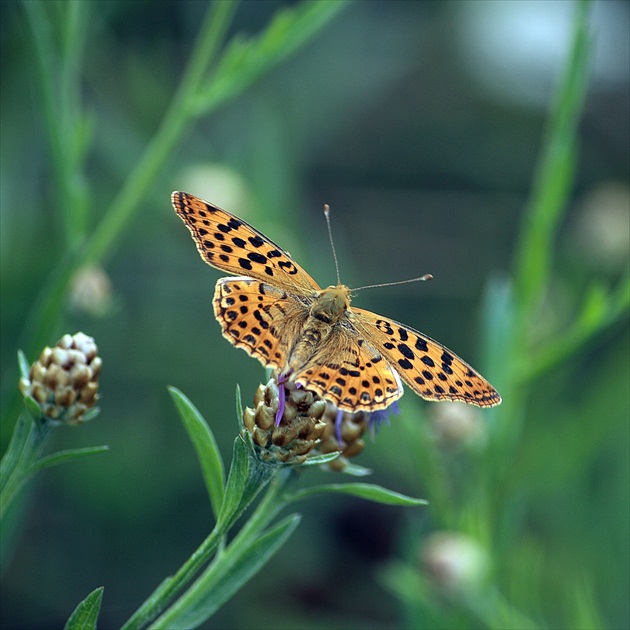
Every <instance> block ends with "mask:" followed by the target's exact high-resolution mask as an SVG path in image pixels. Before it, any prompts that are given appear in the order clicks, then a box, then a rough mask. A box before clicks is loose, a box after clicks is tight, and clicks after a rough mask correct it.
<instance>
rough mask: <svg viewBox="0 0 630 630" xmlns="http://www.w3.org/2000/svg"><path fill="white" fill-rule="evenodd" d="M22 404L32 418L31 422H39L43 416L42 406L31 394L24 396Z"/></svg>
mask: <svg viewBox="0 0 630 630" xmlns="http://www.w3.org/2000/svg"><path fill="white" fill-rule="evenodd" d="M24 406H25V407H26V410H27V411H28V413H29V415H30V416H31V418H32V419H33V422H36V423H37V422H41V420H42V417H43V414H42V408H41V407H40V406H39V403H38V402H37V401H36V400H35V399H34V398H33V397H32V396H24Z"/></svg>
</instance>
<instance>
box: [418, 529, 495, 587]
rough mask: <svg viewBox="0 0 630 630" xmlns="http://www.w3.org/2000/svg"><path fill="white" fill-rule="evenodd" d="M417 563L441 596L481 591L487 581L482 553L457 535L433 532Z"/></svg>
mask: <svg viewBox="0 0 630 630" xmlns="http://www.w3.org/2000/svg"><path fill="white" fill-rule="evenodd" d="M421 563H422V567H423V569H424V572H425V574H426V575H427V577H428V579H429V580H430V581H431V582H432V583H433V585H434V587H435V588H436V589H437V590H438V591H439V592H441V594H442V595H445V596H448V597H457V596H461V595H466V594H470V593H471V592H473V591H475V590H477V589H479V588H481V587H482V586H483V584H484V582H485V580H486V579H487V577H488V569H489V561H488V555H487V553H486V551H485V549H484V548H483V547H482V546H481V545H480V544H479V543H478V542H477V541H476V540H474V539H473V538H471V537H469V536H465V535H463V534H460V533H458V532H447V531H442V532H435V533H433V534H431V535H430V536H429V537H428V538H427V539H426V542H425V544H424V546H423V548H422V552H421Z"/></svg>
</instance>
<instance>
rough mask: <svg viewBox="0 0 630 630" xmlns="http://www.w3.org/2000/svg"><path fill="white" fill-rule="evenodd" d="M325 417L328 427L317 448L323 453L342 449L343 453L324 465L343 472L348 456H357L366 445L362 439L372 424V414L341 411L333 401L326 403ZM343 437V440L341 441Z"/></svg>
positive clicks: (329, 468) (334, 470)
mask: <svg viewBox="0 0 630 630" xmlns="http://www.w3.org/2000/svg"><path fill="white" fill-rule="evenodd" d="M323 419H324V420H325V421H326V428H325V430H324V432H323V435H322V442H321V444H320V445H319V446H318V448H317V450H318V452H319V453H321V454H325V453H333V452H334V451H341V455H340V456H339V457H338V458H337V459H334V460H333V461H331V462H328V463H327V464H324V466H325V467H326V468H327V469H328V470H332V471H333V472H342V471H343V470H344V469H345V468H346V467H347V466H348V463H349V462H348V458H350V457H355V456H356V455H358V454H359V453H360V452H361V451H362V450H363V448H364V447H365V442H364V441H363V439H361V437H362V435H363V434H364V433H365V430H366V429H367V428H368V426H369V424H370V414H368V413H364V412H362V411H359V412H357V413H348V412H346V411H344V412H341V411H339V409H337V407H336V406H335V405H333V404H332V403H330V402H329V403H327V404H326V413H325V414H324V417H323ZM339 438H341V442H340V441H339Z"/></svg>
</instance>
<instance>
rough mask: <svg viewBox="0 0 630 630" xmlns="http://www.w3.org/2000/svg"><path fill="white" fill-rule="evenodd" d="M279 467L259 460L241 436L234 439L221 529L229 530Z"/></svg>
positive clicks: (222, 510) (219, 525) (220, 523)
mask: <svg viewBox="0 0 630 630" xmlns="http://www.w3.org/2000/svg"><path fill="white" fill-rule="evenodd" d="M279 470H280V468H279V467H273V466H269V465H267V464H264V463H263V462H261V461H259V460H258V459H257V458H256V457H255V455H254V453H253V452H252V450H251V448H250V446H248V445H247V443H246V442H245V441H244V440H243V438H242V437H240V436H238V437H237V438H236V439H235V440H234V452H233V456H232V465H231V467H230V473H229V475H228V481H227V486H226V489H225V496H224V498H223V504H222V505H221V511H220V513H219V517H218V521H217V528H218V529H219V530H220V531H224V532H225V531H227V530H228V529H229V528H230V526H231V525H232V523H234V521H235V520H236V519H237V518H238V517H239V516H240V515H241V514H242V513H243V511H244V510H245V509H246V508H247V506H248V505H249V504H250V503H251V502H252V501H253V500H254V498H255V497H256V495H257V494H258V493H259V492H260V491H261V490H262V489H263V488H264V487H265V486H266V485H267V483H268V482H269V480H270V479H271V478H272V477H273V476H274V474H275V473H276V472H278V471H279Z"/></svg>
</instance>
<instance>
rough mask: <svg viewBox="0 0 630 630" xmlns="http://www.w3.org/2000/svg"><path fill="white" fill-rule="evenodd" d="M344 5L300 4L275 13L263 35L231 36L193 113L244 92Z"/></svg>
mask: <svg viewBox="0 0 630 630" xmlns="http://www.w3.org/2000/svg"><path fill="white" fill-rule="evenodd" d="M347 5H348V3H347V2H345V0H328V1H327V2H302V3H299V4H297V5H294V6H292V7H290V8H286V9H282V10H279V11H277V12H276V14H275V15H274V17H273V20H272V21H271V22H270V24H269V26H267V28H266V29H265V30H264V31H263V32H262V34H260V35H258V36H256V37H252V38H250V39H247V40H245V39H244V38H241V37H233V38H232V39H231V40H230V43H229V44H228V46H227V47H226V49H225V51H224V53H223V55H222V57H221V60H220V61H219V63H218V65H217V69H216V71H215V74H214V75H213V76H212V78H211V80H210V81H208V82H207V86H208V88H207V90H206V91H204V92H203V93H201V94H200V95H199V97H198V101H197V103H195V111H196V113H197V114H198V115H201V114H203V113H207V112H208V111H210V110H212V109H214V108H216V107H218V106H219V105H220V104H221V103H223V102H224V101H226V100H228V99H231V98H234V97H235V96H236V95H238V94H239V93H240V92H242V91H244V90H245V89H247V88H248V87H249V86H250V85H252V84H253V83H254V82H255V81H256V80H257V79H259V78H260V77H261V76H263V75H264V74H265V73H266V72H268V71H269V70H271V69H272V68H273V67H274V66H276V65H277V64H278V63H280V62H281V61H282V60H283V59H286V58H287V57H289V56H290V55H291V54H293V53H295V52H296V51H297V50H299V49H300V48H301V47H302V46H304V45H305V44H306V43H307V42H308V41H309V40H310V39H311V38H313V37H314V36H315V35H316V34H317V33H318V32H319V31H321V30H322V29H323V27H324V26H326V24H328V22H329V21H331V20H332V19H334V18H335V17H336V16H337V14H338V13H339V12H340V11H341V10H342V9H343V8H344V7H345V6H347Z"/></svg>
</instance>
